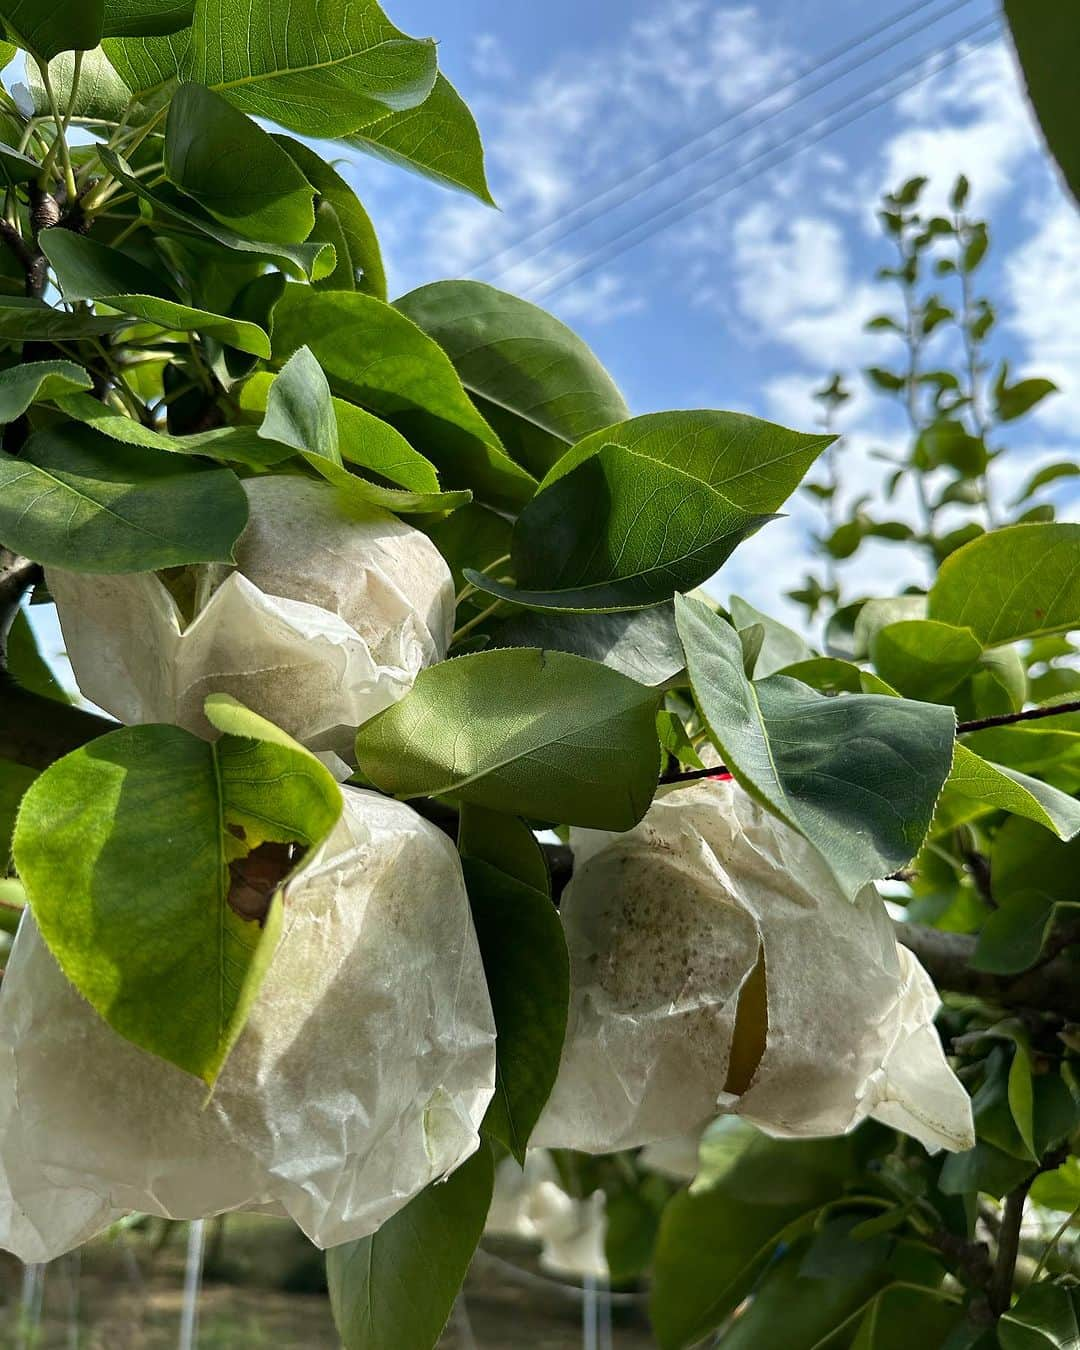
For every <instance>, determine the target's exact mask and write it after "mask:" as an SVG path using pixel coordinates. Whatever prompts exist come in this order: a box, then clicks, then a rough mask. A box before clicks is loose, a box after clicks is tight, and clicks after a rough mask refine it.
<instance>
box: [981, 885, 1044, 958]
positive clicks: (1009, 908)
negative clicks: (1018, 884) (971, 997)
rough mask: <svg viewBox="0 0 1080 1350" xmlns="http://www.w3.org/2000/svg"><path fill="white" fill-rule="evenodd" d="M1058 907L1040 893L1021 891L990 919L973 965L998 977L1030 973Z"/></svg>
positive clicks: (999, 908) (995, 911)
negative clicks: (1023, 972)
mask: <svg viewBox="0 0 1080 1350" xmlns="http://www.w3.org/2000/svg"><path fill="white" fill-rule="evenodd" d="M1056 913H1057V906H1056V905H1055V904H1054V901H1053V900H1052V899H1051V898H1050V896H1048V895H1044V894H1043V893H1042V892H1041V891H1022V892H1021V893H1020V894H1019V895H1014V896H1013V897H1012V898H1011V899H1010V900H1009V902H1008V903H1007V904H1004V905H999V906H998V908H997V909H995V910H994V912H993V913H992V914H990V915H988V916H987V919H986V922H985V923H984V925H983V928H982V932H980V934H979V942H978V945H977V946H976V948H975V954H974V956H973V957H972V958H971V962H970V964H971V965H972V966H973V967H974V969H976V970H987V971H990V972H991V973H992V974H995V975H1013V974H1019V972H1020V971H1024V970H1028V969H1030V967H1031V966H1033V965H1034V964H1035V962H1036V961H1037V960H1038V959H1039V955H1040V953H1041V952H1042V949H1043V947H1044V946H1045V944H1046V939H1047V938H1048V937H1049V936H1050V930H1051V929H1052V928H1053V926H1054V916H1055V914H1056Z"/></svg>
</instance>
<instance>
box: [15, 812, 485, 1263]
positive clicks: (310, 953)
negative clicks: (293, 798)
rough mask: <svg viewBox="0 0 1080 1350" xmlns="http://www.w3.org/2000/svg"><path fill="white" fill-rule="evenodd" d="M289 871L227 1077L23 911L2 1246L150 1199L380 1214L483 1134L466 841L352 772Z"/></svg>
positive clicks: (217, 1209) (85, 1224)
mask: <svg viewBox="0 0 1080 1350" xmlns="http://www.w3.org/2000/svg"><path fill="white" fill-rule="evenodd" d="M343 795H344V799H345V811H344V814H343V816H342V818H341V820H340V821H339V823H338V825H337V826H336V827H335V830H334V832H333V833H332V834H331V836H330V838H329V839H328V840H327V841H326V842H325V843H324V844H323V845H322V846H321V847H320V848H319V849H318V850H317V851H316V853H315V854H314V855H313V856H312V858H311V860H310V861H309V862H308V863H307V864H306V865H305V866H304V867H303V868H302V869H301V871H300V872H299V873H298V874H297V875H296V876H295V877H294V878H293V879H292V880H291V881H289V882H288V883H287V884H286V887H285V892H284V908H285V918H284V923H285V928H284V932H283V936H282V939H281V943H280V945H279V947H278V949H277V952H276V954H275V956H274V958H273V961H272V964H271V966H270V970H269V973H268V974H267V977H266V980H265V983H264V984H263V986H262V989H261V990H260V992H259V994H258V997H257V999H256V1002H255V1006H254V1008H253V1010H252V1013H251V1017H250V1019H249V1021H248V1023H247V1025H246V1026H245V1028H244V1030H243V1031H242V1033H241V1035H240V1037H239V1039H238V1040H237V1043H236V1046H235V1048H234V1049H233V1051H232V1053H231V1055H230V1056H229V1058H228V1060H227V1061H226V1063H225V1067H224V1069H223V1070H222V1073H221V1076H220V1078H219V1079H218V1082H217V1085H216V1087H215V1088H214V1091H213V1094H212V1096H211V1097H210V1099H209V1101H207V1094H206V1086H205V1084H203V1083H202V1082H200V1081H199V1080H198V1079H196V1078H194V1077H190V1076H189V1075H187V1074H185V1073H183V1072H182V1071H181V1070H180V1069H177V1068H176V1067H174V1066H173V1065H172V1064H169V1063H167V1062H166V1061H165V1060H162V1059H158V1058H156V1057H155V1056H153V1055H151V1054H149V1053H147V1052H146V1051H144V1050H141V1049H139V1048H138V1047H137V1046H135V1045H133V1044H131V1042H129V1041H126V1040H124V1039H123V1038H122V1037H120V1036H119V1035H117V1034H116V1033H115V1032H114V1031H112V1030H111V1029H110V1028H109V1027H108V1026H107V1025H106V1023H105V1022H104V1021H103V1020H102V1019H101V1018H100V1017H99V1016H98V1015H97V1013H95V1012H94V1011H93V1010H92V1009H91V1007H90V1006H89V1004H87V1003H85V1002H84V1001H83V1000H82V998H81V997H80V996H79V995H78V994H77V993H76V992H75V990H74V988H73V987H72V986H71V985H70V984H68V982H67V981H66V979H65V978H64V976H63V975H62V974H61V972H60V969H59V967H58V966H57V964H56V962H55V961H54V960H53V957H52V956H51V954H50V953H49V951H48V950H47V948H46V947H45V945H44V943H43V942H42V939H41V937H40V935H39V933H38V930H37V928H36V926H35V925H34V923H33V920H32V918H31V917H30V916H29V915H27V916H24V918H23V921H22V925H21V927H20V929H19V934H18V938H17V940H16V943H15V948H14V951H13V953H12V956H11V960H10V962H9V964H8V968H7V973H6V975H5V977H4V981H3V985H2V986H0V1246H2V1247H5V1248H7V1249H9V1250H11V1251H13V1252H14V1253H15V1254H16V1255H17V1256H19V1257H20V1258H21V1259H22V1260H24V1261H48V1260H51V1259H52V1258H53V1257H55V1256H58V1255H59V1254H60V1253H61V1252H64V1251H67V1250H68V1249H69V1248H71V1247H75V1246H77V1245H78V1244H79V1243H81V1242H84V1241H86V1240H87V1239H88V1238H90V1237H92V1236H93V1235H94V1234H95V1233H97V1232H99V1231H100V1230H101V1229H102V1228H103V1227H105V1226H106V1225H107V1224H108V1223H110V1222H111V1221H113V1220H115V1219H116V1218H117V1217H118V1216H120V1215H121V1214H124V1213H126V1212H128V1211H130V1210H140V1211H143V1212H144V1213H147V1214H157V1215H163V1216H165V1217H168V1218H180V1219H193V1218H200V1217H203V1216H209V1215H212V1214H220V1213H223V1212H225V1211H228V1210H238V1209H256V1210H264V1211H269V1212H271V1213H279V1214H280V1213H286V1214H289V1215H291V1216H292V1218H293V1219H295V1220H296V1222H297V1223H298V1224H299V1225H300V1227H301V1228H302V1229H303V1230H304V1232H305V1233H307V1235H308V1236H309V1237H310V1238H311V1239H312V1241H313V1242H316V1243H317V1244H318V1245H319V1246H330V1245H332V1244H335V1243H339V1242H346V1241H349V1240H351V1239H353V1238H358V1237H361V1236H364V1235H365V1234H368V1233H371V1232H373V1231H374V1230H375V1229H376V1228H378V1227H379V1225H380V1224H381V1223H382V1222H383V1221H384V1220H385V1219H387V1218H389V1217H390V1215H392V1214H394V1213H395V1212H396V1211H397V1210H399V1209H401V1208H402V1206H403V1205H405V1204H406V1203H407V1202H408V1201H409V1200H410V1199H411V1198H412V1197H413V1196H414V1195H416V1194H417V1192H419V1191H420V1190H422V1189H423V1187H425V1186H426V1185H427V1184H428V1183H429V1182H431V1181H433V1180H435V1179H436V1178H438V1177H442V1176H444V1175H445V1174H447V1173H448V1172H450V1171H452V1170H453V1169H454V1168H455V1167H457V1166H458V1165H459V1164H460V1163H462V1162H463V1161H464V1160H465V1159H466V1158H467V1157H469V1155H470V1154H472V1153H473V1151H474V1150H475V1149H476V1148H477V1146H478V1143H479V1134H478V1129H479V1125H480V1121H481V1120H482V1118H483V1115H484V1112H485V1110H486V1108H487V1105H488V1102H489V1100H490V1098H491V1096H492V1092H493V1087H494V1075H495V1026H494V1021H493V1018H492V1012H491V1005H490V1002H489V999H488V992H487V985H486V982H485V979H484V969H483V965H482V963H481V959H480V952H479V948H478V946H477V942H476V937H475V934H474V932H473V927H472V919H471V916H470V911H469V902H468V899H467V896H466V893H465V885H464V881H463V879H462V874H461V866H460V863H459V861H458V856H457V853H456V852H455V850H454V847H453V845H452V844H451V843H450V841H449V840H448V839H447V838H446V836H445V835H443V834H442V833H441V832H440V831H439V830H438V829H436V828H435V827H434V826H433V825H430V824H429V823H428V822H427V821H425V820H423V819H422V818H421V817H420V816H419V815H417V814H416V812H415V811H413V810H412V809H411V808H410V807H408V806H406V805H405V804H404V803H402V802H396V801H392V800H390V799H388V798H385V797H381V796H378V795H377V794H375V793H370V792H361V791H357V790H356V789H353V788H344V789H343Z"/></svg>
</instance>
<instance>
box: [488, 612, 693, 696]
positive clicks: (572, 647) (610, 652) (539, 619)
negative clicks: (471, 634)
mask: <svg viewBox="0 0 1080 1350" xmlns="http://www.w3.org/2000/svg"><path fill="white" fill-rule="evenodd" d="M486 631H487V632H488V633H489V634H490V637H491V645H492V646H493V647H542V648H543V649H544V650H545V651H554V652H570V653H572V654H573V655H575V656H585V657H588V659H589V660H590V661H601V662H602V663H603V664H604V665H605V666H610V667H611V668H612V670H618V671H621V672H622V673H623V674H624V675H629V676H630V678H631V679H632V680H637V681H638V682H639V683H640V684H649V685H662V684H667V683H668V682H669V681H671V680H673V679H675V677H676V676H677V675H679V674H680V672H681V671H682V670H683V668H684V666H685V664H686V662H685V658H684V657H683V650H682V644H681V643H680V642H679V635H678V633H677V632H676V631H675V611H674V608H673V607H672V606H671V605H670V604H666V605H653V606H652V607H651V608H649V609H639V610H629V611H626V612H624V613H621V614H554V613H553V614H542V613H537V612H522V613H520V614H514V615H512V616H511V617H510V618H508V619H504V620H502V621H501V622H498V623H494V624H492V625H491V626H490V628H488V629H487V630H486Z"/></svg>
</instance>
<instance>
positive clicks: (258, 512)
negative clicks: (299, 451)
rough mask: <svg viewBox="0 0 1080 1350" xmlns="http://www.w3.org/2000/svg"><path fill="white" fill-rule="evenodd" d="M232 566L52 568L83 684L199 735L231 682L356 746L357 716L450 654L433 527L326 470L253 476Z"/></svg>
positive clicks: (278, 718)
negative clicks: (340, 487) (325, 478)
mask: <svg viewBox="0 0 1080 1350" xmlns="http://www.w3.org/2000/svg"><path fill="white" fill-rule="evenodd" d="M244 489H245V491H246V493H247V496H248V501H249V505H250V511H251V514H250V519H249V521H248V525H247V528H246V530H245V531H244V533H243V534H242V535H241V536H240V539H239V541H238V543H237V546H236V558H237V566H236V568H235V570H233V569H230V568H228V567H224V566H221V565H219V564H205V565H200V566H196V567H190V568H185V569H182V571H180V572H178V573H174V574H171V575H164V576H163V575H159V574H158V573H155V572H140V573H134V574H128V575H122V576H96V575H95V576H84V575H83V574H81V573H76V572H66V571H63V570H61V569H57V568H50V569H49V572H48V584H49V589H50V591H51V593H52V596H53V598H54V599H55V601H56V608H57V614H58V616H59V619H60V626H61V628H62V629H63V634H64V641H65V644H66V648H67V654H68V657H69V659H70V661H71V665H72V669H73V670H74V672H75V678H76V680H77V681H78V684H79V688H80V690H81V691H82V692H83V694H85V696H86V697H87V698H89V699H91V700H92V701H93V702H94V703H96V704H97V705H98V706H99V707H101V708H103V709H104V710H105V711H106V712H109V713H112V715H113V716H114V717H117V718H119V720H120V721H121V722H124V723H126V724H128V725H131V724H133V723H139V722H171V723H174V724H176V725H178V726H182V727H186V728H187V729H188V730H189V731H193V732H196V733H197V734H198V735H202V736H211V735H213V731H212V729H211V727H210V725H209V723H208V722H207V721H206V719H205V717H204V715H203V704H204V702H205V700H206V696H207V695H208V694H214V693H226V694H231V695H232V696H233V697H234V698H237V699H239V700H240V702H241V703H243V704H244V705H245V707H249V708H252V709H253V710H254V711H255V712H257V713H259V714H261V715H262V716H263V717H266V718H268V719H269V720H270V721H271V722H273V723H275V725H277V726H280V727H282V728H283V729H284V730H286V731H287V732H288V733H289V734H290V735H291V736H294V737H295V738H296V739H297V740H298V741H301V742H302V743H303V744H304V745H307V746H309V747H310V748H312V749H316V750H333V751H336V752H337V753H339V754H345V755H347V756H350V757H351V753H352V742H353V737H354V734H355V729H356V728H357V727H358V726H359V725H360V724H361V723H362V722H366V721H367V720H368V718H370V717H374V715H375V714H376V713H378V712H381V711H382V710H383V709H384V708H387V707H389V706H390V704H391V703H394V702H396V701H397V700H398V699H400V698H402V697H403V696H404V695H405V694H406V693H408V691H409V689H410V688H411V687H412V683H413V680H415V678H416V676H417V674H418V673H419V671H420V670H421V669H422V667H424V666H426V665H430V664H432V663H433V662H435V661H439V660H442V658H443V657H444V656H445V655H446V651H447V648H448V647H449V645H450V636H451V633H452V630H453V624H454V587H453V580H452V578H451V575H450V569H449V568H448V567H447V565H446V563H445V561H444V560H443V557H442V555H441V554H440V553H439V551H438V549H436V547H435V545H434V544H433V543H432V542H431V540H430V539H428V537H427V536H426V535H425V534H422V533H421V532H420V531H419V530H416V529H414V528H413V527H412V526H411V525H406V524H405V523H404V522H403V521H400V520H398V519H397V517H396V516H392V515H390V513H389V512H386V511H381V510H379V509H377V508H375V507H368V508H358V507H357V506H355V505H353V504H347V503H345V502H344V501H343V500H342V498H341V495H340V494H339V493H338V492H337V491H336V490H335V489H334V488H333V487H331V485H330V484H329V483H322V482H315V481H313V480H309V479H306V478H299V477H294V476H292V475H285V474H275V475H273V476H272V477H266V478H253V479H248V480H246V481H245V483H244Z"/></svg>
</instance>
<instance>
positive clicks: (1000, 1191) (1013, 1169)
mask: <svg viewBox="0 0 1080 1350" xmlns="http://www.w3.org/2000/svg"><path fill="white" fill-rule="evenodd" d="M1034 1170H1035V1164H1034V1163H1033V1162H1031V1160H1030V1159H1025V1158H1014V1157H1013V1156H1012V1155H1011V1154H1009V1153H1005V1152H1004V1151H1003V1150H1002V1149H999V1148H995V1147H994V1145H993V1144H988V1143H987V1142H986V1140H984V1139H980V1140H979V1141H978V1143H977V1144H976V1145H975V1147H974V1148H971V1149H968V1150H967V1151H966V1152H964V1153H950V1154H949V1156H948V1157H947V1158H946V1159H945V1162H944V1163H943V1164H942V1168H941V1174H940V1177H939V1180H938V1187H939V1189H940V1190H941V1191H942V1193H943V1194H945V1195H974V1194H976V1193H977V1192H979V1191H985V1193H986V1194H987V1195H992V1196H994V1198H995V1199H998V1200H1000V1199H1001V1197H1002V1196H1003V1195H1006V1194H1007V1193H1008V1192H1009V1191H1011V1190H1013V1189H1014V1188H1015V1187H1016V1186H1019V1185H1020V1183H1021V1182H1022V1181H1026V1180H1027V1178H1028V1177H1030V1176H1031V1174H1032V1172H1033V1171H1034Z"/></svg>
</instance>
